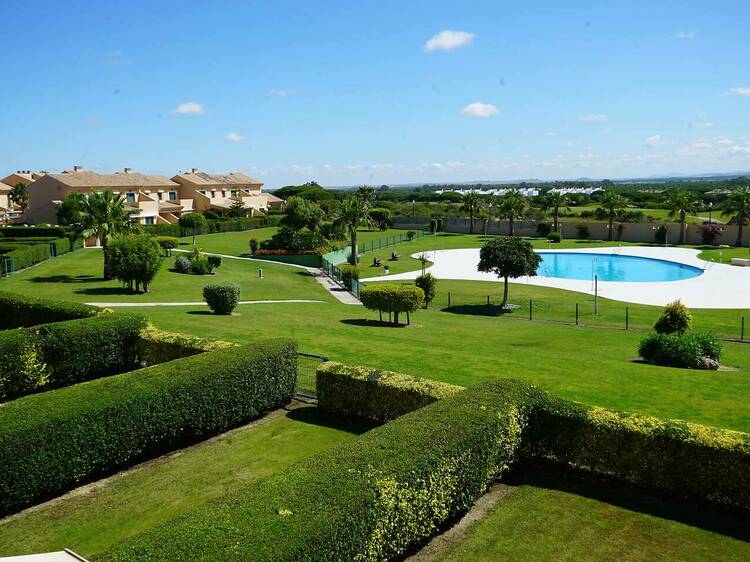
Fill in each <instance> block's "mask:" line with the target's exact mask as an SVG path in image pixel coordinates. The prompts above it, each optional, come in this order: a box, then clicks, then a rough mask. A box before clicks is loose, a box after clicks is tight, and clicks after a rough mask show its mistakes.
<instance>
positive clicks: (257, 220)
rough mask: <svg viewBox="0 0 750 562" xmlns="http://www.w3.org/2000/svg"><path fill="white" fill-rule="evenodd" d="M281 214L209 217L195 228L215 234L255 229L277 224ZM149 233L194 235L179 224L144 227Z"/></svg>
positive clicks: (196, 232)
mask: <svg viewBox="0 0 750 562" xmlns="http://www.w3.org/2000/svg"><path fill="white" fill-rule="evenodd" d="M280 220H281V216H267V217H240V218H235V219H207V220H206V224H205V225H204V226H202V227H200V228H196V229H195V234H196V235H197V234H213V233H215V232H235V231H241V230H255V229H256V228H265V227H267V226H277V225H278V224H279V221H280ZM143 229H144V231H145V232H146V233H147V234H151V235H153V236H175V237H177V238H180V237H183V236H192V235H193V229H192V228H183V227H181V226H180V225H179V224H154V225H146V226H144V227H143Z"/></svg>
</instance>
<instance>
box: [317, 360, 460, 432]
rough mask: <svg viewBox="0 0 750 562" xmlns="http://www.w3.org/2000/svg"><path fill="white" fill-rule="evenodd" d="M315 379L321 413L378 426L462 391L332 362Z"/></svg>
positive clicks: (322, 368)
mask: <svg viewBox="0 0 750 562" xmlns="http://www.w3.org/2000/svg"><path fill="white" fill-rule="evenodd" d="M316 379H317V380H316V383H317V385H316V388H317V394H318V407H319V408H320V409H321V410H324V411H327V412H330V413H336V414H344V415H348V416H357V417H361V418H365V419H369V420H373V421H376V422H380V423H385V422H387V421H390V420H394V419H396V418H398V417H400V416H402V415H404V414H407V413H409V412H412V411H414V410H417V409H419V408H422V407H423V406H426V405H427V404H431V403H432V402H435V401H436V400H439V399H440V398H445V397H447V396H452V395H453V394H456V393H457V392H459V391H461V390H463V388H462V387H460V386H456V385H453V384H447V383H444V382H437V381H432V380H429V379H422V378H418V377H412V376H409V375H402V374H400V373H394V372H391V371H380V370H377V369H368V368H365V367H354V366H351V365H342V364H341V363H336V362H333V361H330V362H326V363H323V364H321V365H320V366H319V367H318V372H317V375H316Z"/></svg>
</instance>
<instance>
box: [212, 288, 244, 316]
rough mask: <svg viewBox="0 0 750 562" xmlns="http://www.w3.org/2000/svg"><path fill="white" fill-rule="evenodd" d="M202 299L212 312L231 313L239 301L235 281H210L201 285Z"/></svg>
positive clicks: (238, 290)
mask: <svg viewBox="0 0 750 562" xmlns="http://www.w3.org/2000/svg"><path fill="white" fill-rule="evenodd" d="M203 300H205V301H206V304H208V307H209V308H210V309H211V311H212V312H213V313H214V314H232V311H233V310H234V309H235V308H237V303H239V302H240V286H239V285H238V284H237V283H212V284H210V285H206V286H205V287H203Z"/></svg>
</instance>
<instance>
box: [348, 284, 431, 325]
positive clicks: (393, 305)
mask: <svg viewBox="0 0 750 562" xmlns="http://www.w3.org/2000/svg"><path fill="white" fill-rule="evenodd" d="M359 298H360V300H361V301H362V304H363V305H364V306H365V308H367V309H369V310H377V311H378V312H379V313H380V320H381V322H382V320H383V312H387V313H388V314H393V323H394V324H398V323H399V321H398V318H399V314H401V313H402V312H406V313H407V315H408V314H409V313H410V312H414V311H415V310H417V309H418V308H419V307H420V306H421V305H422V302H424V293H423V292H422V289H420V288H419V287H413V286H411V285H368V286H367V287H365V288H363V289H362V290H361V291H360V293H359Z"/></svg>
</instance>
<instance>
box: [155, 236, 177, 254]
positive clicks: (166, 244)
mask: <svg viewBox="0 0 750 562" xmlns="http://www.w3.org/2000/svg"><path fill="white" fill-rule="evenodd" d="M154 240H156V243H157V244H159V246H160V247H161V249H162V250H164V257H169V256H171V255H172V250H174V249H175V248H176V247H177V246H179V245H180V239H179V238H175V237H174V236H155V237H154Z"/></svg>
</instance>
